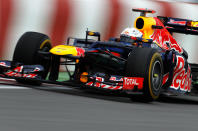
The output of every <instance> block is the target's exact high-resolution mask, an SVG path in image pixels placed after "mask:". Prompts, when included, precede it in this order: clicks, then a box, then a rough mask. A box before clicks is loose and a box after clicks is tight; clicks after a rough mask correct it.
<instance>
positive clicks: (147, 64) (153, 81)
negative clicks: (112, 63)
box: [126, 48, 163, 102]
mask: <svg viewBox="0 0 198 131" xmlns="http://www.w3.org/2000/svg"><path fill="white" fill-rule="evenodd" d="M126 76H128V77H142V78H144V82H143V90H142V92H143V94H141V95H131V99H132V100H133V101H139V102H150V101H153V100H156V99H157V98H158V97H159V95H160V91H161V86H162V80H163V62H162V58H161V55H160V53H159V52H158V51H157V50H156V49H152V48H135V49H134V50H133V51H132V52H131V53H130V55H129V57H128V59H127V65H126Z"/></svg>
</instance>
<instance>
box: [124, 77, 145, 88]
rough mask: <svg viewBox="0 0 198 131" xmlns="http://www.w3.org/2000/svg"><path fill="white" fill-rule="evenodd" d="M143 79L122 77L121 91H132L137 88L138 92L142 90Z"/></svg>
mask: <svg viewBox="0 0 198 131" xmlns="http://www.w3.org/2000/svg"><path fill="white" fill-rule="evenodd" d="M143 82H144V78H141V77H124V82H123V89H125V90H133V89H134V86H137V87H138V89H139V90H142V88H143Z"/></svg>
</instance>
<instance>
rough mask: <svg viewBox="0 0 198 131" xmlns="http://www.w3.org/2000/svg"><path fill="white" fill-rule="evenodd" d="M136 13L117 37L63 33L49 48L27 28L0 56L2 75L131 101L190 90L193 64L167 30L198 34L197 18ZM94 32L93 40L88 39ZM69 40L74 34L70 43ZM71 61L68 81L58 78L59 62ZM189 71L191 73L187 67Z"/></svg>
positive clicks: (47, 42)
mask: <svg viewBox="0 0 198 131" xmlns="http://www.w3.org/2000/svg"><path fill="white" fill-rule="evenodd" d="M133 11H136V12H140V13H141V14H140V16H139V17H137V18H136V20H135V22H134V27H133V28H126V29H125V30H124V31H123V32H122V33H121V35H120V37H119V38H110V39H109V41H101V40H100V33H99V32H91V31H86V38H85V39H79V38H71V37H69V38H68V41H67V45H58V46H55V47H53V48H52V47H51V41H50V39H49V37H48V36H46V35H45V34H41V33H37V32H26V33H25V34H23V35H22V37H21V38H20V39H19V41H18V43H17V45H16V48H15V52H14V55H13V60H12V61H0V69H1V71H0V74H1V77H4V78H11V79H16V81H17V82H20V83H25V84H37V85H40V84H41V83H42V82H46V83H54V84H64V85H71V86H77V87H79V88H82V87H83V88H94V89H98V90H102V91H104V90H105V91H106V90H107V91H111V92H115V93H124V94H127V95H126V96H130V97H131V98H132V100H138V101H146V102H148V101H152V100H156V99H157V98H158V97H159V96H160V94H163V93H168V94H174V95H175V94H184V93H188V92H190V91H191V87H192V86H191V82H192V73H194V72H195V74H196V72H197V65H196V64H192V66H193V68H192V69H191V66H190V64H189V63H188V53H187V52H186V51H185V50H184V49H183V48H182V47H181V46H180V45H179V44H178V43H177V41H176V40H175V39H174V38H173V36H172V33H174V32H177V33H183V34H191V35H198V22H197V21H192V20H188V19H180V18H171V17H161V16H158V17H146V14H147V13H155V11H153V10H148V9H133ZM90 36H94V37H97V38H98V39H97V40H95V39H88V37H90ZM71 39H73V43H72V45H69V43H71ZM60 65H65V66H66V69H68V68H67V67H68V66H71V65H73V66H75V70H74V72H72V73H71V72H69V71H68V74H69V76H70V79H69V80H68V81H58V77H59V67H60ZM192 71H193V72H192Z"/></svg>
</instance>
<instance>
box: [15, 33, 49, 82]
mask: <svg viewBox="0 0 198 131" xmlns="http://www.w3.org/2000/svg"><path fill="white" fill-rule="evenodd" d="M50 49H51V41H50V39H49V37H48V36H47V35H45V34H42V33H38V32H26V33H24V34H23V35H22V36H21V37H20V39H19V40H18V42H17V44H16V47H15V51H14V55H13V61H15V62H20V63H23V64H25V65H34V64H39V65H42V66H43V67H44V69H45V71H44V72H43V74H42V75H41V77H42V78H43V79H45V78H46V76H47V74H48V71H49V67H50V66H49V65H50V61H51V60H50V59H44V57H41V55H40V54H39V53H38V51H45V52H49V50H50ZM16 81H17V82H19V83H24V84H33V85H35V84H36V85H40V84H41V83H40V82H38V81H36V82H35V81H31V80H21V79H16Z"/></svg>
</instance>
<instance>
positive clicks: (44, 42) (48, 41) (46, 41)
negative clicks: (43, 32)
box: [40, 39, 51, 49]
mask: <svg viewBox="0 0 198 131" xmlns="http://www.w3.org/2000/svg"><path fill="white" fill-rule="evenodd" d="M46 43H51V41H50V40H49V39H46V40H44V41H43V42H42V43H41V45H40V49H42V48H43V47H44V46H45V44H46Z"/></svg>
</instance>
